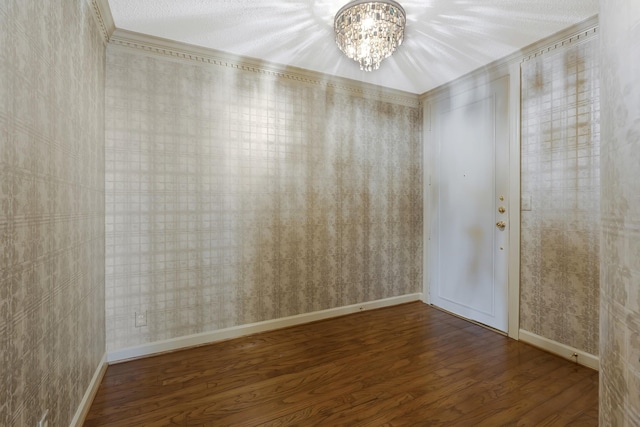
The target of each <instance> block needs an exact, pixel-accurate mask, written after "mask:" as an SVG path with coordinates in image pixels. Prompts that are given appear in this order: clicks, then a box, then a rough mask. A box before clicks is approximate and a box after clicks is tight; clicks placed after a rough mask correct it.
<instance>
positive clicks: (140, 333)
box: [106, 46, 422, 350]
mask: <svg viewBox="0 0 640 427" xmlns="http://www.w3.org/2000/svg"><path fill="white" fill-rule="evenodd" d="M106 93H107V115H106V129H107V130H106V132H107V133H106V211H107V214H106V233H107V244H106V282H107V285H106V299H107V301H106V310H107V312H106V313H107V314H106V316H107V347H108V349H109V350H116V349H121V348H125V347H130V346H134V345H139V344H144V343H148V342H153V341H157V340H163V339H168V338H173V337H179V336H184V335H188V334H193V333H198V332H205V331H213V330H216V329H221V328H226V327H231V326H236V325H242V324H247V323H251V322H258V321H263V320H269V319H275V318H281V317H285V316H291V315H295V314H300V313H308V312H312V311H317V310H322V309H327V308H333V307H340V306H344V305H348V304H355V303H358V302H366V301H371V300H376V299H381V298H387V297H392V296H399V295H404V294H408V293H414V292H418V291H419V289H420V288H421V283H422V163H421V158H422V155H421V142H420V141H421V136H420V132H421V130H420V129H421V128H420V123H421V117H420V110H419V108H418V106H417V104H416V105H414V106H406V105H401V104H396V103H390V102H383V101H380V100H376V99H373V98H365V97H362V96H360V95H354V94H350V93H346V92H344V91H340V90H336V89H334V88H332V87H330V86H326V85H322V84H318V83H312V82H311V83H310V82H303V81H297V80H295V79H289V78H286V77H278V76H272V75H269V74H268V73H256V72H253V71H249V70H241V69H237V68H232V67H226V66H221V65H212V64H198V63H197V62H195V61H188V60H173V59H171V58H164V57H160V56H152V55H149V54H146V53H144V52H141V51H137V50H134V49H129V48H124V47H118V46H110V47H109V48H108V51H107V83H106ZM138 312H146V314H147V325H146V326H142V327H135V322H134V313H138Z"/></svg>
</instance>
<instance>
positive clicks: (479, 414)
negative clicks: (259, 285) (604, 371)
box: [84, 302, 598, 427]
mask: <svg viewBox="0 0 640 427" xmlns="http://www.w3.org/2000/svg"><path fill="white" fill-rule="evenodd" d="M597 424H598V374H597V372H596V371H593V370H591V369H588V368H585V367H582V366H579V365H576V364H574V363H572V362H570V361H567V360H564V359H561V358H559V357H556V356H554V355H551V354H549V353H546V352H544V351H541V350H538V349H536V348H533V347H530V346H528V345H526V344H523V343H519V342H517V341H514V340H511V339H509V338H506V337H504V336H502V335H500V334H497V333H495V332H492V331H490V330H487V329H485V328H482V327H480V326H477V325H474V324H472V323H469V322H466V321H464V320H461V319H458V318H456V317H454V316H451V315H449V314H447V313H444V312H441V311H439V310H437V309H434V308H432V307H429V306H427V305H425V304H422V303H420V302H416V303H410V304H404V305H400V306H395V307H390V308H384V309H379V310H371V311H365V312H362V313H357V314H354V315H350V316H345V317H341V318H336V319H330V320H325V321H321V322H316V323H310V324H306V325H302V326H296V327H291V328H287V329H281V330H278V331H272V332H266V333H262V334H257V335H253V336H249V337H245V338H239V339H235V340H230V341H225V342H221V343H216V344H212V345H207V346H203V347H197V348H193V349H189V350H183V351H179V352H174V353H169V354H164V355H160V356H155V357H150V358H146V359H140V360H135V361H130V362H126V363H121V364H117V365H112V366H109V368H108V370H107V373H106V375H105V377H104V379H103V382H102V384H101V386H100V389H99V391H98V394H97V395H96V398H95V400H94V402H93V405H92V407H91V410H90V412H89V414H88V416H87V419H86V422H85V424H84V425H85V426H228V425H229V426H231V425H232V426H491V427H493V426H503V425H504V426H580V427H586V426H596V425H597Z"/></svg>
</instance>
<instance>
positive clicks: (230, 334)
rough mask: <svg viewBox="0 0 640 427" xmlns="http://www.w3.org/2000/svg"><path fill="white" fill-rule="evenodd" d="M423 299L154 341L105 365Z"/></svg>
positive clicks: (415, 297)
mask: <svg viewBox="0 0 640 427" xmlns="http://www.w3.org/2000/svg"><path fill="white" fill-rule="evenodd" d="M422 298H423V296H422V294H421V293H418V294H409V295H402V296H399V297H392V298H386V299H381V300H377V301H370V302H363V303H360V304H353V305H347V306H344V307H337V308H330V309H327V310H321V311H314V312H312V313H305V314H299V315H296V316H289V317H283V318H281V319H274V320H267V321H264V322H257V323H250V324H247V325H240V326H233V327H231V328H225V329H220V330H217V331H211V332H203V333H199V334H193V335H187V336H183V337H178V338H172V339H168V340H164V341H156V342H152V343H149V344H143V345H140V346H136V347H129V348H125V349H122V350H115V351H111V352H108V353H107V362H109V363H116V362H121V361H125V360H128V359H135V358H139V357H144V356H150V355H153V354H158V353H164V352H167V351H173V350H179V349H183V348H188V347H194V346H198V345H203V344H209V343H213V342H216V341H222V340H227V339H231V338H239V337H243V336H247V335H252V334H255V333H258V332H266V331H271V330H274V329H281V328H286V327H289V326H295V325H300V324H303V323H309V322H315V321H317V320H323V319H329V318H331V317H338V316H344V315H346V314H352V313H357V312H360V311H364V310H371V309H374V308H382V307H390V306H393V305H398V304H404V303H407V302H413V301H421V300H422Z"/></svg>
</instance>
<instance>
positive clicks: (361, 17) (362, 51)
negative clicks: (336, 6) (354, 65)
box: [334, 0, 406, 71]
mask: <svg viewBox="0 0 640 427" xmlns="http://www.w3.org/2000/svg"><path fill="white" fill-rule="evenodd" d="M405 22H406V14H405V12H404V9H403V8H402V6H400V4H399V3H397V2H395V1H393V0H382V1H366V0H354V1H351V2H349V3H347V4H346V5H344V6H343V7H342V8H341V9H340V10H339V11H338V13H336V17H335V20H334V29H335V31H336V43H337V44H338V47H339V48H340V50H341V51H342V52H343V53H344V54H345V55H347V56H348V57H349V58H351V59H353V60H355V61H358V62H359V63H360V69H361V70H364V71H373V70H377V69H378V68H379V67H380V62H381V61H382V60H383V59H385V58H387V57H388V56H391V54H392V53H393V52H394V51H395V50H396V48H397V47H398V46H400V45H401V44H402V40H403V38H404V26H405Z"/></svg>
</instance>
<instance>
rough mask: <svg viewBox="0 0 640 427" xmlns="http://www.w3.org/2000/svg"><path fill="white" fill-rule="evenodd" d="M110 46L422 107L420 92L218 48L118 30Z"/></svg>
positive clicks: (113, 35) (111, 38) (111, 39)
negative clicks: (405, 90) (237, 53)
mask: <svg viewBox="0 0 640 427" xmlns="http://www.w3.org/2000/svg"><path fill="white" fill-rule="evenodd" d="M94 1H106V0H94ZM109 45H110V46H111V47H119V48H125V49H130V50H136V51H138V52H143V53H145V54H151V55H155V56H162V57H165V58H171V59H173V60H179V61H189V62H193V63H198V64H201V65H202V64H204V65H213V66H218V67H226V68H231V69H237V70H241V71H248V72H254V73H259V74H262V75H265V76H269V77H273V78H278V79H288V80H293V81H297V82H300V83H303V84H308V85H312V86H322V87H325V88H326V89H328V90H334V91H336V92H340V93H346V94H350V95H355V96H359V97H362V98H367V99H375V100H379V101H384V102H390V103H394V104H400V105H405V106H408V107H415V108H418V107H419V106H420V101H419V99H418V95H417V94H414V93H410V92H404V91H401V90H397V89H390V88H385V87H382V86H377V85H374V84H370V83H365V82H360V81H357V80H351V79H346V78H343V77H336V76H331V75H328V74H323V73H319V72H316V71H311V70H305V69H303V68H297V67H292V66H289V65H283V64H277V63H273V62H267V61H263V60H259V59H255V58H250V57H242V56H237V55H232V54H229V53H226V52H222V51H219V50H215V49H209V48H205V47H200V46H195V45H191V44H187V43H181V42H177V41H174V40H168V39H163V38H159V37H154V36H149V35H146V34H140V33H135V32H133V31H127V30H122V29H116V30H115V31H114V32H113V34H111V35H110V37H109Z"/></svg>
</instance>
